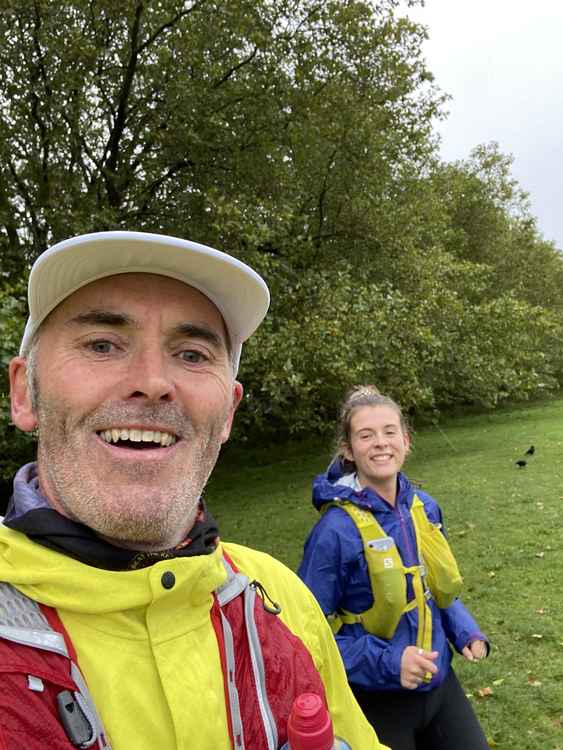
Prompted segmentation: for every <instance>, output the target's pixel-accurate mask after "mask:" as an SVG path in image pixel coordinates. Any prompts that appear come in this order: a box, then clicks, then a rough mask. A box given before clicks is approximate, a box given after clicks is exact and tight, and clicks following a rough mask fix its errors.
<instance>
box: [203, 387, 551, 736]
mask: <svg viewBox="0 0 563 750" xmlns="http://www.w3.org/2000/svg"><path fill="white" fill-rule="evenodd" d="M531 444H533V445H534V446H535V448H536V452H535V454H534V455H533V456H527V457H526V458H527V459H528V464H527V466H525V467H524V468H517V467H516V466H515V463H514V462H515V461H516V460H517V459H520V458H522V457H523V453H524V451H525V450H526V449H527V448H528V447H529V446H530V445H531ZM329 453H330V445H328V444H327V445H324V444H319V445H318V446H311V445H308V446H306V447H304V446H302V445H297V444H296V445H289V446H280V447H276V448H271V449H270V450H265V449H262V450H260V451H253V452H252V453H251V452H248V453H244V452H241V451H239V450H235V449H231V450H229V449H227V451H226V453H225V456H224V457H223V458H222V460H221V462H220V466H219V467H218V469H217V471H216V473H215V474H214V475H213V478H212V480H211V482H210V483H209V486H208V489H207V493H206V496H207V500H208V503H209V505H210V508H211V510H212V511H213V513H214V515H215V516H216V518H217V520H218V521H219V526H220V529H221V534H222V536H223V538H225V539H229V540H231V541H236V542H239V543H242V544H248V545H250V546H253V547H255V548H258V549H262V550H265V551H267V552H270V553H271V554H273V555H275V556H276V557H278V558H279V559H281V560H283V561H284V562H285V563H287V564H288V565H289V566H290V567H292V568H296V567H297V565H298V564H299V560H300V558H301V551H302V547H303V542H304V539H305V537H306V535H307V532H308V530H309V528H310V527H311V526H312V524H313V523H314V522H315V519H316V512H315V511H314V509H313V508H312V506H311V503H310V483H311V478H312V477H313V475H314V474H316V473H318V472H320V471H322V470H323V469H324V468H325V466H326V464H327V460H328V458H329ZM406 471H407V474H408V475H409V476H410V477H411V478H413V479H416V480H418V481H420V482H421V483H422V485H423V488H424V489H425V490H426V491H427V492H429V493H430V494H431V495H433V496H434V497H435V498H436V499H437V500H438V501H439V502H440V504H441V506H442V509H443V511H444V513H445V520H446V527H447V530H448V533H449V538H450V542H451V544H452V547H453V549H454V551H455V553H456V557H457V559H458V562H459V564H460V567H461V570H462V573H463V575H464V579H465V591H464V594H463V599H464V601H465V602H466V604H468V606H469V607H470V609H471V610H472V612H473V614H474V615H475V616H476V618H477V619H478V621H479V623H480V625H481V627H482V628H483V629H484V631H485V632H486V633H487V634H488V636H489V638H490V640H491V642H492V653H491V656H490V657H489V659H488V660H487V661H486V662H482V663H480V664H469V663H466V662H465V661H464V660H462V659H461V657H456V659H455V663H456V671H457V673H458V675H459V677H460V679H461V681H462V683H463V685H464V687H465V690H466V692H467V694H468V695H470V697H471V700H472V702H473V703H474V705H475V708H476V711H477V713H478V715H479V717H480V719H481V722H482V724H483V726H484V728H485V731H486V734H487V736H488V737H489V739H490V742H491V746H492V747H499V748H504V749H506V750H516V748H518V750H562V749H563V613H562V606H563V582H562V581H563V551H562V546H563V545H562V541H563V533H562V528H561V527H562V519H563V514H562V508H563V400H559V401H552V402H544V403H541V404H534V405H529V406H527V407H525V408H513V409H511V410H504V411H498V412H495V413H493V414H489V415H479V416H466V417H461V418H457V419H455V420H452V421H449V422H445V423H443V424H442V425H441V426H440V428H439V429H438V428H435V427H430V428H425V429H423V430H420V431H419V432H417V434H416V435H415V437H414V450H413V453H412V455H411V457H410V458H409V461H408V465H407V466H406Z"/></svg>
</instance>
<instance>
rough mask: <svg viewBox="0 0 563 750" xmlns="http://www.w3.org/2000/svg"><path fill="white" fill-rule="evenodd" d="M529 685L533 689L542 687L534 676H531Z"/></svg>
mask: <svg viewBox="0 0 563 750" xmlns="http://www.w3.org/2000/svg"><path fill="white" fill-rule="evenodd" d="M528 685H531V686H532V687H540V685H541V682H540V681H539V680H537V679H536V678H535V677H534V676H533V675H529V677H528Z"/></svg>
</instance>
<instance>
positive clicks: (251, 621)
mask: <svg viewBox="0 0 563 750" xmlns="http://www.w3.org/2000/svg"><path fill="white" fill-rule="evenodd" d="M255 601H256V591H255V590H254V589H253V588H251V587H247V588H246V590H245V592H244V621H245V624H246V634H247V637H248V648H249V651H250V659H251V661H252V671H253V673H254V683H255V685H256V697H257V699H258V706H259V708H260V716H261V718H262V723H263V724H264V731H265V733H266V740H267V742H268V750H277V747H278V729H277V726H276V722H275V720H274V715H273V713H272V709H271V707H270V702H269V701H268V693H267V691H266V669H265V667H264V658H263V655H262V644H261V643H260V637H259V635H258V630H257V628H256V620H255V618H254V604H255Z"/></svg>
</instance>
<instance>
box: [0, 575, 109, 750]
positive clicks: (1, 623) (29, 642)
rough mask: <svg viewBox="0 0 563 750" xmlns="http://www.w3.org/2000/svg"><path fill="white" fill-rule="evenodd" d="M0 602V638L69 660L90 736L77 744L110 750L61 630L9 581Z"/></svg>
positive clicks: (2, 586) (0, 589) (75, 696)
mask: <svg viewBox="0 0 563 750" xmlns="http://www.w3.org/2000/svg"><path fill="white" fill-rule="evenodd" d="M0 603H1V606H0V638H4V639H5V640H7V641H12V642H13V643H19V644H20V645H23V646H30V647H31V648H35V649H39V650H43V651H51V652H53V653H55V654H58V655H59V656H62V657H64V658H66V659H68V660H69V662H70V675H71V677H72V680H73V682H74V684H75V686H76V688H77V690H75V691H74V692H73V693H70V692H69V696H70V697H71V698H72V699H73V700H74V701H76V705H77V706H79V707H80V710H81V712H82V715H83V716H84V718H85V720H86V722H87V724H88V725H89V728H90V730H91V736H90V738H89V739H87V740H84V741H83V742H80V744H79V745H77V746H78V747H81V748H94V747H96V748H97V749H98V750H111V747H110V745H109V743H108V741H107V739H106V735H105V731H104V728H103V725H102V721H101V719H100V717H99V715H98V713H97V711H96V707H95V706H94V702H93V700H92V698H91V696H90V692H89V691H88V687H87V686H86V681H85V680H84V677H83V676H82V673H81V672H80V670H79V668H78V665H77V664H76V663H75V662H74V661H73V658H72V656H71V654H69V652H68V649H67V647H66V643H65V639H64V635H63V633H61V632H59V631H57V630H55V628H54V627H53V626H52V624H51V622H50V621H49V620H48V619H47V617H46V616H45V614H44V613H43V612H42V610H41V607H40V606H39V604H38V603H37V602H35V601H34V600H33V599H30V598H29V597H28V596H26V595H25V594H22V593H21V591H18V589H16V588H15V587H14V586H12V585H11V584H9V583H0ZM57 620H58V618H57ZM61 627H62V623H61ZM65 731H66V732H67V736H68V732H69V728H68V727H67V726H66V724H65ZM69 739H70V740H71V742H73V738H72V737H70V736H69ZM74 744H76V742H74Z"/></svg>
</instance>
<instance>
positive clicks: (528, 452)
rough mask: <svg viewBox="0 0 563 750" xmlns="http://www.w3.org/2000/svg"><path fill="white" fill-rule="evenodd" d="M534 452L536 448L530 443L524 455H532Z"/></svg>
mask: <svg viewBox="0 0 563 750" xmlns="http://www.w3.org/2000/svg"><path fill="white" fill-rule="evenodd" d="M535 452H536V449H535V448H534V446H533V445H530V447H529V448H528V450H527V451H526V453H525V454H524V455H525V456H533V455H534V453H535Z"/></svg>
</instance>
